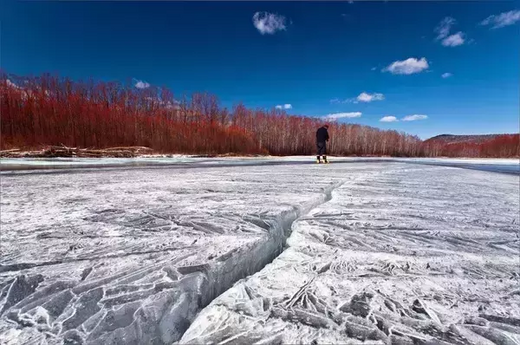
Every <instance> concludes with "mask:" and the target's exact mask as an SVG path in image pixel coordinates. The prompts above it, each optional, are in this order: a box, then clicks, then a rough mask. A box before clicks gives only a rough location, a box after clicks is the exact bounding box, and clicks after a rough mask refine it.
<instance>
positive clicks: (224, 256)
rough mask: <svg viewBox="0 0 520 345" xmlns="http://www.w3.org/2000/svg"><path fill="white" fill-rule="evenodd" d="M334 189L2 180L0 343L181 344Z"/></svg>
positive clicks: (299, 183) (92, 176)
mask: <svg viewBox="0 0 520 345" xmlns="http://www.w3.org/2000/svg"><path fill="white" fill-rule="evenodd" d="M302 172H303V170H302ZM338 181H339V179H337V178H334V177H326V176H312V175H305V174H303V173H300V174H296V175H295V174H294V171H292V170H288V169H285V170H283V169H282V170H279V171H272V169H271V168H262V167H258V168H255V167H249V168H248V169H247V170H242V171H240V169H236V168H219V169H178V170H170V169H162V168H159V169H156V168H152V169H131V170H122V171H114V170H110V171H103V170H99V171H98V172H89V173H85V172H81V171H80V172H75V173H68V174H62V173H57V174H56V173H50V174H23V175H17V174H14V175H12V176H11V175H4V176H2V179H1V182H2V205H1V206H2V216H1V222H2V224H1V226H2V234H1V236H2V238H1V251H2V255H1V258H0V265H1V266H0V291H1V292H0V314H1V318H0V339H8V341H9V339H11V340H10V343H13V344H18V343H27V344H32V343H39V342H40V341H46V342H48V343H61V342H62V341H63V340H67V341H68V342H72V343H89V344H106V343H132V342H134V343H135V342H138V343H142V344H149V343H158V344H162V343H164V344H170V343H172V342H174V341H176V340H179V339H180V337H181V336H182V334H183V333H184V331H185V330H186V329H187V328H188V326H189V324H190V323H191V321H192V320H193V318H194V317H195V315H196V313H197V312H198V311H199V310H200V309H201V308H202V307H203V306H205V305H207V304H208V303H209V302H210V301H211V300H212V299H213V298H215V297H216V296H217V295H219V294H221V293H222V292H224V291H225V290H226V289H228V288H229V287H231V286H232V284H233V283H234V282H236V281H237V280H239V279H240V278H243V277H246V276H247V275H250V274H253V273H254V272H256V271H258V270H260V269H261V268H262V267H263V266H264V265H265V264H267V263H268V262H270V261H271V260H272V259H273V258H274V257H275V256H276V255H277V254H279V253H280V252H281V250H282V245H283V241H284V239H285V231H286V230H287V228H288V227H289V224H290V223H291V222H292V221H293V220H294V219H295V218H296V217H297V216H299V215H300V214H301V213H306V212H308V211H309V210H310V209H311V208H312V207H314V206H316V205H318V204H320V203H322V202H323V201H325V199H326V197H327V192H328V191H330V190H331V189H332V188H333V187H334V185H335V184H336V183H337V182H338Z"/></svg>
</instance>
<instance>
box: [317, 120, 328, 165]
mask: <svg viewBox="0 0 520 345" xmlns="http://www.w3.org/2000/svg"><path fill="white" fill-rule="evenodd" d="M328 129H329V125H327V124H326V125H323V126H322V127H320V128H318V130H317V131H316V146H317V148H318V155H317V163H318V164H319V163H321V157H323V162H324V163H328V162H329V161H328V160H327V142H328V141H329V131H328Z"/></svg>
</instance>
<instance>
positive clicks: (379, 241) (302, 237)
mask: <svg viewBox="0 0 520 345" xmlns="http://www.w3.org/2000/svg"><path fill="white" fill-rule="evenodd" d="M379 169H380V173H369V172H367V171H364V170H363V169H357V168H350V169H344V170H343V172H344V174H345V175H346V176H349V177H350V179H347V181H346V182H345V183H344V184H343V185H342V186H341V187H339V188H337V189H336V190H334V191H333V193H332V200H331V201H330V202H327V203H325V204H322V205H321V206H318V207H317V208H315V209H313V210H312V211H311V212H310V213H309V214H308V215H306V216H304V217H302V218H300V219H298V220H297V221H296V222H295V223H294V224H293V226H292V230H293V231H292V235H291V236H290V238H289V240H288V246H289V248H288V249H287V250H285V251H284V252H283V253H282V254H281V255H280V256H279V257H277V258H276V259H275V260H274V261H273V263H271V264H270V265H267V266H266V267H265V268H264V269H263V270H261V271H260V272H258V273H257V274H255V275H253V276H252V277H249V278H247V279H245V280H243V281H241V282H239V283H238V284H236V285H235V286H234V287H233V288H231V289H230V290H228V291H227V292H225V293H224V294H223V295H221V296H219V297H218V298H217V299H215V300H214V301H213V302H212V303H211V304H210V306H209V307H207V308H206V309H204V310H203V311H202V313H201V314H200V315H199V316H198V317H197V318H196V319H195V321H194V323H193V324H192V325H191V327H190V328H189V329H188V331H187V332H186V333H185V334H184V336H183V338H182V339H181V343H193V344H195V343H197V344H200V343H214V344H216V343H241V344H242V343H243V344H245V343H258V344H281V343H284V344H296V343H305V344H309V343H319V344H321V343H341V344H345V343H359V342H360V341H361V342H365V343H369V344H493V343H495V344H518V343H519V342H520V297H519V296H520V290H519V284H518V278H519V273H520V272H519V263H520V262H519V257H518V253H519V241H518V230H519V229H518V216H519V215H518V210H519V200H518V177H514V176H506V175H500V174H490V173H483V172H474V171H469V170H462V169H446V168H438V167H425V166H408V167H407V168H403V167H402V166H397V165H396V166H392V167H390V166H386V167H384V168H381V167H379ZM338 172H339V171H338Z"/></svg>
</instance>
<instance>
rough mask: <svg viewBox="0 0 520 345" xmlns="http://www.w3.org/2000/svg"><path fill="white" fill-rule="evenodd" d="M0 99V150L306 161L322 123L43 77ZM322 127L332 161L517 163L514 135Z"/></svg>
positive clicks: (207, 100) (202, 96)
mask: <svg viewBox="0 0 520 345" xmlns="http://www.w3.org/2000/svg"><path fill="white" fill-rule="evenodd" d="M0 96H1V105H0V110H1V121H0V127H1V130H0V134H1V137H0V149H9V148H14V147H16V148H27V149H28V148H31V149H33V148H38V147H42V146H46V145H66V146H69V147H83V148H107V147H115V146H146V147H150V148H152V149H153V150H155V151H157V152H162V153H187V154H224V153H235V154H272V155H313V154H314V153H315V132H316V129H317V128H319V127H320V126H322V125H323V124H325V122H326V121H325V120H324V119H321V118H312V117H303V116H294V115H288V114H287V113H286V112H285V111H284V110H280V109H268V110H266V109H249V108H247V107H246V106H244V105H243V104H241V103H239V104H237V105H235V106H233V108H232V109H227V108H225V107H222V106H221V105H220V103H219V100H218V98H217V97H216V96H215V95H212V94H209V93H195V94H192V95H191V96H190V97H187V96H182V97H179V98H174V96H173V94H172V93H171V92H170V91H169V90H168V89H167V88H160V87H153V86H151V87H147V88H144V89H139V88H136V87H135V86H134V85H132V83H130V82H128V83H126V84H122V83H115V82H94V81H92V80H91V81H87V82H74V81H72V80H70V79H68V78H60V77H57V76H52V75H48V74H44V75H41V76H38V77H35V78H23V79H22V80H20V81H18V82H16V83H15V82H13V81H12V80H10V79H9V76H8V75H7V74H5V73H2V74H1V75H0ZM329 125H330V128H329V131H330V132H331V134H332V135H331V141H330V143H329V151H330V153H331V154H333V155H343V156H349V155H358V156H366V155H369V156H402V157H418V156H431V157H435V156H452V157H455V156H468V157H513V156H518V136H517V135H511V136H504V137H496V138H494V139H491V142H489V143H487V142H483V143H478V144H471V145H470V144H464V143H461V144H457V145H449V144H446V143H425V142H423V141H421V140H420V139H419V138H418V137H417V136H413V135H409V134H406V133H403V132H397V131H393V130H380V129H377V128H373V127H369V126H362V125H357V124H340V123H336V122H332V123H329Z"/></svg>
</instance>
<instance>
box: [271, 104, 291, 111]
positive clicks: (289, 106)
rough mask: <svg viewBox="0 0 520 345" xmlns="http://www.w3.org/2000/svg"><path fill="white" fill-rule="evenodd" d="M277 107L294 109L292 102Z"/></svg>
mask: <svg viewBox="0 0 520 345" xmlns="http://www.w3.org/2000/svg"><path fill="white" fill-rule="evenodd" d="M275 108H276V109H285V110H287V109H292V104H282V105H277V106H276V107H275Z"/></svg>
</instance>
